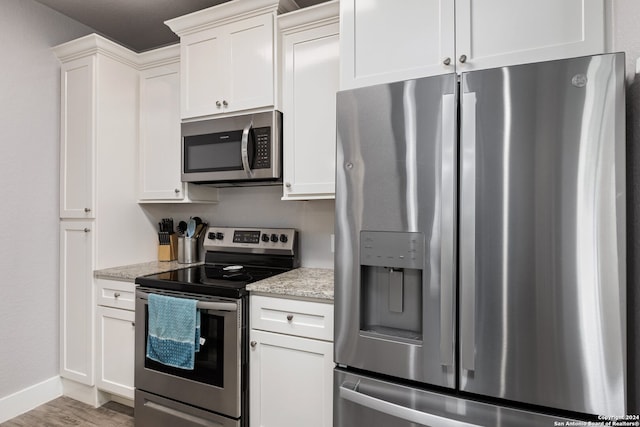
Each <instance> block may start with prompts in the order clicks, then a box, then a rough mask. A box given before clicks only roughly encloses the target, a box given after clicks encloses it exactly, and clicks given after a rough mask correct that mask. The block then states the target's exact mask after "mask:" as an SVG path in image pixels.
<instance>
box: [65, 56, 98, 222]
mask: <svg viewBox="0 0 640 427" xmlns="http://www.w3.org/2000/svg"><path fill="white" fill-rule="evenodd" d="M61 86H62V87H61V89H62V96H61V100H62V103H61V107H60V108H61V128H60V131H61V132H60V142H61V144H60V218H94V217H95V216H94V210H95V209H94V208H95V198H94V170H95V57H94V56H90V57H85V58H81V59H77V60H74V61H69V62H66V63H64V64H62V81H61Z"/></svg>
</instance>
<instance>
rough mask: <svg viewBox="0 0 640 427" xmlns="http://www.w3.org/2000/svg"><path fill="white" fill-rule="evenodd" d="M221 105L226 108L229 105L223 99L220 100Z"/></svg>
mask: <svg viewBox="0 0 640 427" xmlns="http://www.w3.org/2000/svg"><path fill="white" fill-rule="evenodd" d="M222 105H224V106H225V107H227V106H228V105H229V103H228V102H227V101H225V100H224V99H223V100H222Z"/></svg>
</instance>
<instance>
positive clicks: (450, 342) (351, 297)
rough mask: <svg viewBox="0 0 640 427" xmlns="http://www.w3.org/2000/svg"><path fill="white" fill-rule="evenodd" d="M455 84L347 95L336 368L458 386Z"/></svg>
mask: <svg viewBox="0 0 640 427" xmlns="http://www.w3.org/2000/svg"><path fill="white" fill-rule="evenodd" d="M456 87H457V85H456V77H455V75H454V74H449V75H443V76H435V77H428V78H423V79H417V80H408V81H403V82H397V83H391V84H387V85H380V86H372V87H367V88H361V89H355V90H351V91H345V92H340V93H338V97H337V106H338V108H337V119H338V120H337V161H336V162H337V167H336V169H337V180H336V248H335V317H336V322H335V325H336V326H335V360H336V362H337V363H339V364H342V365H345V366H350V367H354V368H360V369H364V370H367V371H372V372H378V373H381V374H386V375H391V376H395V377H400V378H406V379H409V380H415V381H420V382H425V383H431V384H436V385H440V386H445V387H453V386H454V385H455V384H454V380H455V358H454V354H455V353H454V345H455V343H454V338H455V334H454V332H455V311H454V302H455V288H454V284H455V274H454V271H455V270H454V267H455V250H456V247H455V239H456V236H455V209H456V206H455V201H456V179H455V177H456V155H457V153H456V137H457V135H456V133H457V132H456V111H457V109H456Z"/></svg>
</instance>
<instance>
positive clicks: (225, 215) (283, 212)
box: [140, 186, 335, 268]
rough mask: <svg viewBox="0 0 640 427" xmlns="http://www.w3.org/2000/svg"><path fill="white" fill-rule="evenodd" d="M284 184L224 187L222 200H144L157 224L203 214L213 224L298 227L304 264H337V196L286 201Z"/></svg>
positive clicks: (317, 265) (143, 205)
mask: <svg viewBox="0 0 640 427" xmlns="http://www.w3.org/2000/svg"><path fill="white" fill-rule="evenodd" d="M281 196H282V187H281V186H266V187H239V188H235V187H233V188H221V189H220V190H219V200H220V202H219V203H218V204H168V203H167V204H141V205H140V206H141V207H142V209H143V210H144V211H145V212H146V213H147V215H148V216H149V217H150V218H149V221H152V223H153V224H157V223H158V222H159V221H160V220H161V219H162V218H167V217H172V218H173V219H174V222H175V223H177V221H179V220H186V219H189V217H191V216H199V217H200V218H202V220H203V221H205V222H208V223H209V224H210V225H217V226H236V227H251V226H254V227H255V226H260V227H273V228H278V227H282V228H295V229H297V230H298V231H299V233H300V260H301V265H302V266H303V267H311V268H333V252H332V246H331V236H332V235H333V233H334V231H333V226H334V209H335V202H334V201H333V200H310V201H283V200H280V198H281Z"/></svg>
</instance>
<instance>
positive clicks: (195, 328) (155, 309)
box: [147, 294, 200, 369]
mask: <svg viewBox="0 0 640 427" xmlns="http://www.w3.org/2000/svg"><path fill="white" fill-rule="evenodd" d="M197 303H198V301H196V300H192V299H185V298H174V297H168V296H164V295H157V294H149V330H148V333H147V357H148V358H149V359H151V360H155V361H156V362H160V363H162V364H165V365H167V366H173V367H175V368H181V369H193V368H194V362H195V352H196V351H198V350H199V349H200V324H199V323H200V322H199V320H200V319H199V318H200V316H199V314H200V313H199V311H198V310H197V308H196V304H197Z"/></svg>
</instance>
